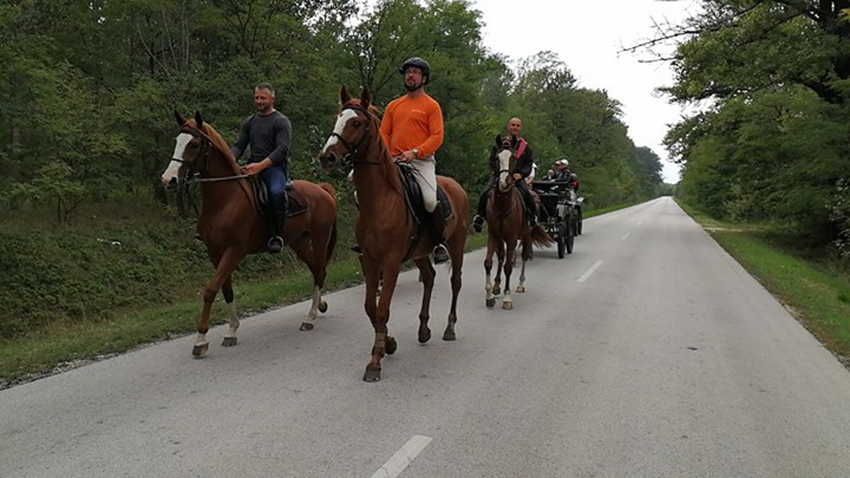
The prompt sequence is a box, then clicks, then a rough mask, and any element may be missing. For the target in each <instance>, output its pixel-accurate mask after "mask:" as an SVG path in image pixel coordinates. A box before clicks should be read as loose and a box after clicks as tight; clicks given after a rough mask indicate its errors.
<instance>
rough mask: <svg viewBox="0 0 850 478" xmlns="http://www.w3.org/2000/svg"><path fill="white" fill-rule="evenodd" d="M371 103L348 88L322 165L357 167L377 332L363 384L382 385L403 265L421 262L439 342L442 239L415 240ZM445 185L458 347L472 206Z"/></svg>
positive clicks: (360, 233) (456, 188)
mask: <svg viewBox="0 0 850 478" xmlns="http://www.w3.org/2000/svg"><path fill="white" fill-rule="evenodd" d="M371 103H372V94H371V92H370V91H369V90H368V89H367V88H364V89H363V91H362V92H361V94H360V99H359V100H357V99H352V98H351V97H350V96H349V94H348V90H347V89H346V88H345V87H344V86H343V87H342V89H341V91H340V105H341V108H340V112H339V115H338V116H337V119H336V125H335V127H334V130H333V132H332V133H331V134H330V136H329V138H328V141H327V143H326V144H325V147H324V148H323V149H322V152H321V154H320V155H319V160H320V161H321V163H322V166H324V168H325V169H326V170H328V171H332V170H334V169H335V168H336V167H338V166H339V165H340V163H348V162H350V163H352V164H353V167H354V187H355V189H356V190H357V198H358V200H359V202H360V209H359V212H358V215H357V222H356V225H355V228H356V229H355V233H356V236H357V241H358V244H359V245H360V248H361V250H362V252H363V253H362V257H361V264H362V266H363V275H364V276H365V278H366V305H365V308H366V314H367V315H368V316H369V320H371V322H372V327H373V328H374V329H375V342H374V346H373V347H372V358H371V360H370V361H369V363H368V365H366V373H365V374H364V376H363V380H365V381H367V382H376V381H378V380H380V379H381V359H382V358H383V357H384V354H385V353H387V354H393V353H394V352H395V350H396V347H397V342H396V340H395V338H393V337H391V336H389V335H387V322H388V321H389V318H390V303H391V302H392V298H393V291H394V290H395V286H396V281H397V280H398V273H399V268H400V267H401V263H402V262H404V261H405V260H407V259H413V261H414V262H415V263H416V266H417V267H419V271H420V272H421V273H422V284H423V289H424V291H423V294H422V308H421V310H420V312H419V342H420V343H425V342H427V341H428V340H430V338H431V330H430V329H429V328H428V319H429V306H430V302H431V290H432V289H433V287H434V276H435V275H436V272H435V271H434V267H433V266H432V265H431V260H430V259H429V257H428V255H429V254H430V253H431V251H432V249H433V248H434V245H435V243H434V238H433V237H432V233H431V232H430V231H429V232H426V233H425V234H423V235H422V236H421V237H420V238H418V239H415V237H416V236H417V223H416V220H415V218H414V217H413V215H412V214H411V213H410V212H409V211H408V208H407V205H406V204H405V198H404V193H403V191H402V183H401V180H400V179H399V174H398V168H399V166H397V165H396V163H395V161H394V160H393V159H392V158H391V157H390V153H389V148H387V146H386V145H385V144H384V141H383V138H382V137H381V133H380V122H379V120H378V117H379V113H378V110H377V108H375V107H374V106H372V104H371ZM437 183H438V184H439V185H440V187H441V188H442V189H443V190H444V191H445V193H446V195H447V196H448V198H449V201H450V202H451V206H452V211H454V215H453V216H452V217H451V218H450V219H449V220H447V221H446V228H445V234H446V237H447V239H446V242H445V244H446V246H447V248H448V252H449V256H450V258H451V274H452V277H451V283H452V303H451V309H450V311H449V316H448V325H447V327H446V330H445V332H444V333H443V340H455V337H456V336H455V330H454V328H455V322H457V298H458V294H459V293H460V287H461V270H462V267H463V249H464V245H465V244H466V235H467V227H468V225H467V222H468V217H469V199H468V198H467V196H466V192H465V191H464V190H463V188H461V187H460V185H459V184H458V183H457V182H456V181H454V180H453V179H451V178H447V177H444V176H438V177H437ZM380 279H383V288H382V289H381V294H380V299H378V297H377V292H378V281H379V280H380Z"/></svg>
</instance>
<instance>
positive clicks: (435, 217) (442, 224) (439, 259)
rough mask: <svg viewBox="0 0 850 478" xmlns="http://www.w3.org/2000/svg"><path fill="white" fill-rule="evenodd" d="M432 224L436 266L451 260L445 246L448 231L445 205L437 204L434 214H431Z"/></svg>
mask: <svg viewBox="0 0 850 478" xmlns="http://www.w3.org/2000/svg"><path fill="white" fill-rule="evenodd" d="M431 222H432V225H433V226H434V243H435V244H436V246H435V247H434V264H442V263H443V262H446V261H448V260H449V252H448V250H447V249H446V246H445V244H444V243H445V238H444V237H443V234H444V233H445V230H446V216H444V215H443V205H442V204H440V203H437V207H436V208H434V212H432V213H431Z"/></svg>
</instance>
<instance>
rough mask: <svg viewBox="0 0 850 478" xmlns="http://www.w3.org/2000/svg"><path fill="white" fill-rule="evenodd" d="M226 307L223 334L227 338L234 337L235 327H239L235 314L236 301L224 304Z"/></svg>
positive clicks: (237, 317)
mask: <svg viewBox="0 0 850 478" xmlns="http://www.w3.org/2000/svg"><path fill="white" fill-rule="evenodd" d="M225 307H226V308H227V322H228V324H229V325H228V327H227V332H226V333H225V334H224V336H225V337H227V338H234V337H236V329H238V328H239V316H238V315H237V314H236V301H233V302H231V303H229V304H225Z"/></svg>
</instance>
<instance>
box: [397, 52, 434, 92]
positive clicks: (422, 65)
mask: <svg viewBox="0 0 850 478" xmlns="http://www.w3.org/2000/svg"><path fill="white" fill-rule="evenodd" d="M411 66H415V67H416V68H419V69H420V70H422V76H424V77H425V81H424V82H423V83H424V84H426V85H427V84H428V83H430V82H431V65H429V64H428V62H427V61H425V59H424V58H420V57H418V56H413V57H410V58H408V59H407V60H405V62H404V63H402V64H401V68H399V69H398V72H399V73H400V74H402V75H403V74H404V72H405V71H407V69H408V68H409V67H411Z"/></svg>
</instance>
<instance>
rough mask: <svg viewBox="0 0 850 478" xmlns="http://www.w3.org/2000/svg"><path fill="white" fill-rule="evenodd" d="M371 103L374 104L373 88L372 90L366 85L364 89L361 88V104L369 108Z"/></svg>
mask: <svg viewBox="0 0 850 478" xmlns="http://www.w3.org/2000/svg"><path fill="white" fill-rule="evenodd" d="M370 104H372V90H370V89H369V87H368V86H364V87H363V89H362V90H360V106H362V107H364V108H369V105H370Z"/></svg>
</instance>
